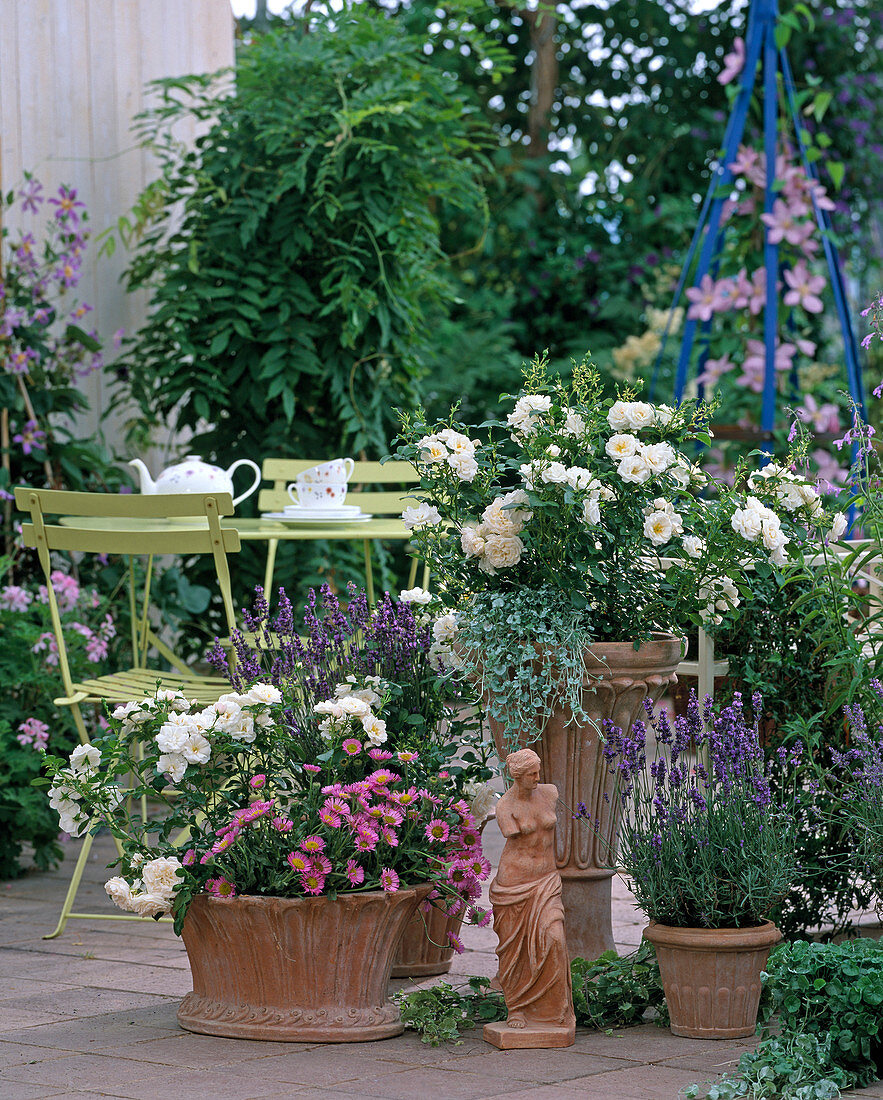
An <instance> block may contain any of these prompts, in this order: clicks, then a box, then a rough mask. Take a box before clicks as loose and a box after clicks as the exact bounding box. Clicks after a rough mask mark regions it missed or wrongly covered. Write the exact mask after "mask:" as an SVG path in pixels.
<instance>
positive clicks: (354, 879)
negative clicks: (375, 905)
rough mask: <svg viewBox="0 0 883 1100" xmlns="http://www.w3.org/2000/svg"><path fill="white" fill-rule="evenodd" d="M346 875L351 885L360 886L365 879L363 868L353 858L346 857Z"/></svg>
mask: <svg viewBox="0 0 883 1100" xmlns="http://www.w3.org/2000/svg"><path fill="white" fill-rule="evenodd" d="M346 877H347V878H348V879H349V881H350V883H351V884H352V885H353V886H361V885H362V883H363V882H364V881H365V868H364V867H360V866H359V865H358V863H356V861H355V860H354V859H348V860H347V863H346Z"/></svg>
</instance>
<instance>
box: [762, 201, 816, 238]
mask: <svg viewBox="0 0 883 1100" xmlns="http://www.w3.org/2000/svg"><path fill="white" fill-rule="evenodd" d="M805 210H806V207H805V205H804V204H803V203H800V204H798V205H796V206H794V205H791V204H790V203H787V202H785V200H784V199H776V201H775V202H774V203H773V209H772V212H771V213H769V214H761V215H760V220H761V221H762V222H763V224H764V225H765V226H767V238H768V240H769V242H770V244H780V243H781V242H782V241H787V243H788V244H794V245H796V244H799V243H800V242H801V240H803V238H804V234H805V229H804V226H805V225H806V224H807V223H805V222H799V221H798V220H797V219H798V218H799V217H801V216H802V215H803V214H804V213H805ZM810 232H812V226H810Z"/></svg>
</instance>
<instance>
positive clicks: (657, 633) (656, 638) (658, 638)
mask: <svg viewBox="0 0 883 1100" xmlns="http://www.w3.org/2000/svg"><path fill="white" fill-rule="evenodd" d="M680 641H681V638H680V637H679V636H678V635H677V634H672V633H671V632H670V631H668V630H653V631H651V633H650V637H649V638H647V639H646V640H645V641H643V642H641V645H642V646H645V645H653V644H654V643H655V644H659V643H662V642H678V643H680ZM634 644H635V639H634V638H611V639H610V640H609V641H597V642H590V643H589V644H588V645H587V646H586V649H594V648H595V646H599V645H628V646H632V647H634ZM635 652H636V653H637V652H639V650H635Z"/></svg>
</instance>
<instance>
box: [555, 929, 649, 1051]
mask: <svg viewBox="0 0 883 1100" xmlns="http://www.w3.org/2000/svg"><path fill="white" fill-rule="evenodd" d="M570 972H571V976H572V978H573V1007H574V1011H575V1012H576V1022H577V1023H578V1024H580V1025H581V1026H582V1027H593V1028H597V1029H598V1030H599V1031H604V1030H606V1029H607V1028H612V1027H630V1026H631V1025H633V1024H640V1023H641V1022H642V1021H643V1018H644V1013H645V1012H646V1011H647V1009H648V1008H652V1009H655V1010H656V1014H657V1017H656V1022H657V1023H658V1024H659V1025H660V1026H661V1027H667V1026H668V1009H667V1008H666V1004H665V994H664V993H663V991H662V979H661V978H660V976H659V963H658V962H657V961H656V952H655V950H654V949H653V946H652V944H649V943H647V941H646V940H642V941H641V943H640V945H639V947H638V949H637V950H636V951H633V952H632V953H631V954H630V955H617V953H616V952H615V951H605V952H604V954H603V955H601V956H600V957H599V958H597V959H595V960H594V961H593V962H590V961H588V960H586V959H574V960H573V961H572V962H571V964H570Z"/></svg>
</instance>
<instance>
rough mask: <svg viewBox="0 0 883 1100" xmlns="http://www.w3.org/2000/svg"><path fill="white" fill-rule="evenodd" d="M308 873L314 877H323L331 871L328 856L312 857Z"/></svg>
mask: <svg viewBox="0 0 883 1100" xmlns="http://www.w3.org/2000/svg"><path fill="white" fill-rule="evenodd" d="M309 869H310V872H311V873H312V874H314V875H322V876H323V878H324V876H325V875H327V874H329V873H330V871H331V860H330V859H329V858H328V856H313V858H312V859H311V860H310V867H309Z"/></svg>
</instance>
